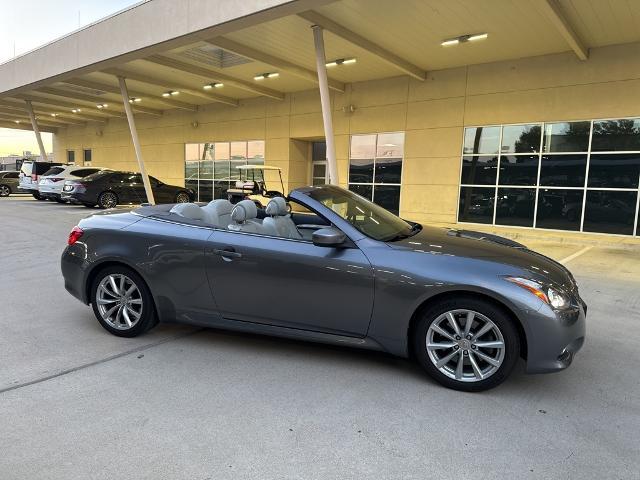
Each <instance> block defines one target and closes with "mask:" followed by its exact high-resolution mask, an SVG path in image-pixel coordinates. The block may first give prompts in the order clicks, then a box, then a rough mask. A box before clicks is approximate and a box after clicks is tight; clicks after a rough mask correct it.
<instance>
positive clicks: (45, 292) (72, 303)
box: [0, 197, 640, 480]
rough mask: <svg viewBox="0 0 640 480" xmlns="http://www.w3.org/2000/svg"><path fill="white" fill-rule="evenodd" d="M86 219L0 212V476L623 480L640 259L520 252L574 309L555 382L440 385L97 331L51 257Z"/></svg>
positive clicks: (237, 344)
mask: <svg viewBox="0 0 640 480" xmlns="http://www.w3.org/2000/svg"><path fill="white" fill-rule="evenodd" d="M89 213H90V211H89V210H87V209H86V208H85V207H76V206H68V205H58V204H54V203H51V202H37V201H35V200H32V199H30V198H29V197H10V198H3V199H0V222H1V223H0V272H1V273H0V309H1V310H0V311H1V312H2V315H0V327H1V330H0V365H1V366H2V367H1V368H0V478H1V479H2V480H10V479H25V478H29V479H41V478H42V479H45V478H46V479H58V478H64V479H75V478H78V479H87V478H92V479H93V478H100V479H103V478H104V479H114V478H129V479H139V478H144V479H160V478H170V479H203V480H204V479H226V478H229V479H239V478H262V479H271V478H273V479H276V478H277V479H281V478H301V479H316V478H318V479H320V478H355V479H362V478H375V479H396V478H397V479H414V478H415V479H418V478H419V479H424V478H442V479H448V478H456V479H460V478H535V479H537V478H540V479H549V478H563V479H567V478H569V479H573V478H576V479H577V478H580V479H585V478H594V479H595V478H597V479H602V478H607V479H627V478H629V479H630V478H636V479H637V478H639V476H640V474H639V471H640V374H639V373H638V370H637V368H638V365H640V328H638V327H639V325H640V313H639V311H640V249H614V248H605V247H599V246H592V247H585V246H584V245H571V244H565V243H563V244H557V243H550V242H541V241H537V242H535V243H534V242H526V243H528V245H529V246H530V247H532V248H534V249H536V250H539V251H541V252H542V253H545V254H547V255H549V256H551V257H553V258H556V259H558V260H562V259H569V260H567V266H569V267H570V268H571V270H572V271H573V273H574V275H575V277H576V278H577V280H578V282H579V285H580V288H581V292H582V296H583V298H584V299H585V300H586V302H587V303H588V304H589V315H588V337H587V343H586V344H585V347H584V348H583V350H582V351H581V352H580V353H579V354H578V356H577V357H576V359H575V361H574V364H573V365H572V366H571V368H569V369H568V370H566V371H564V372H561V373H556V374H552V375H538V376H527V375H524V374H523V366H522V365H519V366H518V368H517V371H516V372H514V375H513V376H512V377H511V378H510V379H509V380H507V382H506V383H505V384H503V385H502V386H500V387H499V388H497V389H494V390H491V391H489V392H485V393H482V394H464V393H461V392H455V391H451V390H447V389H445V388H443V387H441V386H439V385H437V384H436V383H435V382H433V381H431V380H430V379H428V378H427V377H426V376H424V375H423V374H422V373H421V371H420V369H419V368H418V367H417V366H416V365H413V364H412V363H410V362H408V361H405V360H402V359H397V358H393V357H390V356H388V355H385V354H380V353H374V352H367V351H359V350H351V349H341V348H337V347H329V346H324V345H315V344H309V343H302V342H294V341H287V340H281V339H276V338H268V337H259V336H249V335H244V334H234V333H229V332H224V331H218V330H207V329H196V328H192V327H186V326H178V325H161V326H160V327H158V328H156V329H155V330H153V331H152V332H150V333H149V334H146V335H144V336H142V337H139V338H136V339H122V338H117V337H114V336H111V335H109V334H108V333H107V332H105V331H104V330H103V329H102V328H101V327H100V326H99V324H98V323H97V321H96V320H95V318H94V317H93V314H92V312H91V309H90V308H89V307H86V306H84V305H82V304H81V303H79V302H78V301H77V300H75V299H74V298H72V297H71V296H70V295H69V294H67V293H66V291H65V290H64V287H63V282H62V277H61V275H60V272H59V258H60V253H61V252H62V250H63V248H64V246H65V244H66V238H67V235H68V232H69V230H70V229H71V227H73V226H74V225H75V224H76V223H77V221H78V220H79V219H80V218H82V217H84V216H86V215H87V214H89Z"/></svg>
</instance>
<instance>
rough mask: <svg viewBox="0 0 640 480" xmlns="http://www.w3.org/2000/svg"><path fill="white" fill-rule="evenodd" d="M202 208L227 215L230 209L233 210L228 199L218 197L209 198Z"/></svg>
mask: <svg viewBox="0 0 640 480" xmlns="http://www.w3.org/2000/svg"><path fill="white" fill-rule="evenodd" d="M202 208H204V209H206V210H208V211H210V212H214V213H215V214H217V215H228V214H230V213H231V210H233V204H232V203H231V202H230V201H229V200H226V199H224V198H218V199H216V200H211V201H210V202H209V203H207V204H206V205H205V206H204V207H202Z"/></svg>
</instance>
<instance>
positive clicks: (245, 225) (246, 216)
mask: <svg viewBox="0 0 640 480" xmlns="http://www.w3.org/2000/svg"><path fill="white" fill-rule="evenodd" d="M257 216H258V207H256V204H255V203H253V200H242V201H241V202H238V203H237V204H236V205H235V206H234V207H233V210H232V211H231V221H232V222H233V223H231V224H230V225H229V230H233V231H236V232H248V233H261V234H264V233H265V232H264V229H263V227H262V224H261V223H260V222H258V221H257Z"/></svg>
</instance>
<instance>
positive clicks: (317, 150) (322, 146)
mask: <svg viewBox="0 0 640 480" xmlns="http://www.w3.org/2000/svg"><path fill="white" fill-rule="evenodd" d="M326 159H327V142H313V143H312V144H311V160H312V161H313V162H316V161H319V160H326Z"/></svg>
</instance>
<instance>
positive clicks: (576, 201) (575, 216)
mask: <svg viewBox="0 0 640 480" xmlns="http://www.w3.org/2000/svg"><path fill="white" fill-rule="evenodd" d="M583 197H584V191H583V190H560V189H551V188H541V189H540V190H539V191H538V213H537V218H536V227H537V228H550V229H555V230H573V231H577V230H580V220H581V217H582V201H583Z"/></svg>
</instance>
